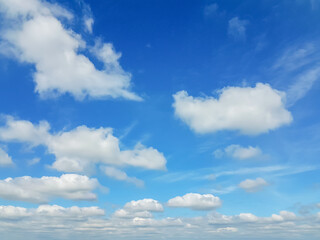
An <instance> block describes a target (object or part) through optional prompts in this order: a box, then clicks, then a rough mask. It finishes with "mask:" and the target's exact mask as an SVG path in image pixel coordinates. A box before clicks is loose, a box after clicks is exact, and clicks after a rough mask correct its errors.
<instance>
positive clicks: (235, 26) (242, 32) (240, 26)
mask: <svg viewBox="0 0 320 240" xmlns="http://www.w3.org/2000/svg"><path fill="white" fill-rule="evenodd" d="M248 23H249V22H248V21H247V20H240V19H239V18H238V17H234V18H232V19H230V20H229V26H228V34H229V35H230V36H231V37H232V38H233V39H235V40H242V41H245V40H246V25H248Z"/></svg>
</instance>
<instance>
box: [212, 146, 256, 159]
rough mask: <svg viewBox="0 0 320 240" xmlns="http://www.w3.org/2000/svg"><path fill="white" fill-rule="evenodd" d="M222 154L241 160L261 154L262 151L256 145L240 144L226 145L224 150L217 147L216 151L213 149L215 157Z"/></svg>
mask: <svg viewBox="0 0 320 240" xmlns="http://www.w3.org/2000/svg"><path fill="white" fill-rule="evenodd" d="M224 154H226V155H227V156H230V157H232V158H235V159H240V160H243V159H250V158H255V157H258V156H261V154H262V151H261V150H260V148H258V147H252V146H248V147H241V146H240V145H235V144H232V145H230V146H228V147H226V148H225V149H224V150H221V149H217V150H216V151H214V155H215V157H216V158H220V157H222V156H223V155H224Z"/></svg>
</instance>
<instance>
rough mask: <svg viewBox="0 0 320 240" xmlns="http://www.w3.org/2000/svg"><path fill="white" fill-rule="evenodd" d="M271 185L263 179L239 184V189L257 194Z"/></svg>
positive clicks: (249, 180)
mask: <svg viewBox="0 0 320 240" xmlns="http://www.w3.org/2000/svg"><path fill="white" fill-rule="evenodd" d="M268 185H269V184H268V183H267V182H266V181H265V180H264V179H263V178H256V179H246V180H244V181H242V182H241V183H240V184H239V187H240V188H242V189H244V190H245V191H246V192H257V191H260V190H262V189H263V187H265V186H268Z"/></svg>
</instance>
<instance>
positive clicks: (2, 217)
mask: <svg viewBox="0 0 320 240" xmlns="http://www.w3.org/2000/svg"><path fill="white" fill-rule="evenodd" d="M279 217H281V218H282V219H281V221H280V218H279ZM318 217H319V216H318V215H317V214H316V215H309V216H304V217H301V216H295V214H294V213H292V212H286V211H281V212H280V213H279V214H273V215H271V216H270V217H258V216H255V215H254V214H253V213H241V214H239V215H223V214H219V213H217V212H215V211H212V212H209V213H208V215H207V216H195V217H188V218H177V217H158V218H152V217H138V216H136V217H129V218H124V217H122V218H119V217H114V216H112V217H110V218H105V215H104V211H103V210H102V209H100V208H98V207H86V208H80V207H77V206H73V207H70V208H65V207H61V206H57V205H41V206H39V207H38V208H31V209H28V208H21V207H14V206H0V230H1V234H2V235H1V236H2V237H3V238H4V239H21V234H22V233H23V237H24V238H27V239H40V238H42V239H43V238H47V239H51V238H54V239H65V238H68V239H69V238H77V239H81V240H82V239H92V238H95V239H105V238H106V236H107V238H108V239H143V238H146V236H147V238H148V239H151V238H152V239H156V240H158V239H170V240H173V239H198V238H199V232H201V238H203V239H231V238H232V239H237V238H239V236H246V237H247V238H251V239H262V238H266V237H267V238H268V239H274V236H276V237H277V238H281V239H282V238H283V239H288V238H290V239H304V238H305V236H306V235H307V236H308V237H310V239H317V237H318V235H319V218H318ZM8 220H10V221H8ZM253 229H254V231H253ZM39 233H41V235H40V238H39ZM14 234H16V235H14Z"/></svg>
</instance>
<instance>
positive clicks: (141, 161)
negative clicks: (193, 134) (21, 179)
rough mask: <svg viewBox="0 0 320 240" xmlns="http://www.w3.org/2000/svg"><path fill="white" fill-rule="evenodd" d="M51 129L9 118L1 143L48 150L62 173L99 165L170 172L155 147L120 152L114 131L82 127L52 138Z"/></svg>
mask: <svg viewBox="0 0 320 240" xmlns="http://www.w3.org/2000/svg"><path fill="white" fill-rule="evenodd" d="M49 129H50V125H49V123H48V122H45V121H42V122H40V123H39V124H38V125H34V124H32V123H31V122H29V121H24V120H15V119H13V118H12V117H7V122H6V125H5V126H3V127H0V140H2V141H6V142H22V143H23V142H25V143H28V144H30V145H31V146H37V145H44V146H46V147H47V148H48V152H49V153H51V154H53V155H55V157H56V159H55V162H54V163H53V164H52V167H53V168H54V169H56V170H58V171H64V172H85V171H89V170H90V169H92V168H93V167H94V166H95V164H109V165H115V166H133V167H142V168H146V169H154V170H164V169H166V159H165V157H164V156H163V154H162V153H160V152H159V151H158V150H156V149H154V148H152V147H145V146H143V145H142V144H137V145H136V146H135V147H134V148H133V149H132V150H120V146H119V145H120V144H119V139H118V138H116V137H114V136H113V135H112V129H111V128H102V127H101V128H88V127H86V126H79V127H77V128H75V129H73V130H71V131H63V132H59V133H56V134H50V133H49ZM131 180H132V179H131ZM135 183H138V181H135Z"/></svg>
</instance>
